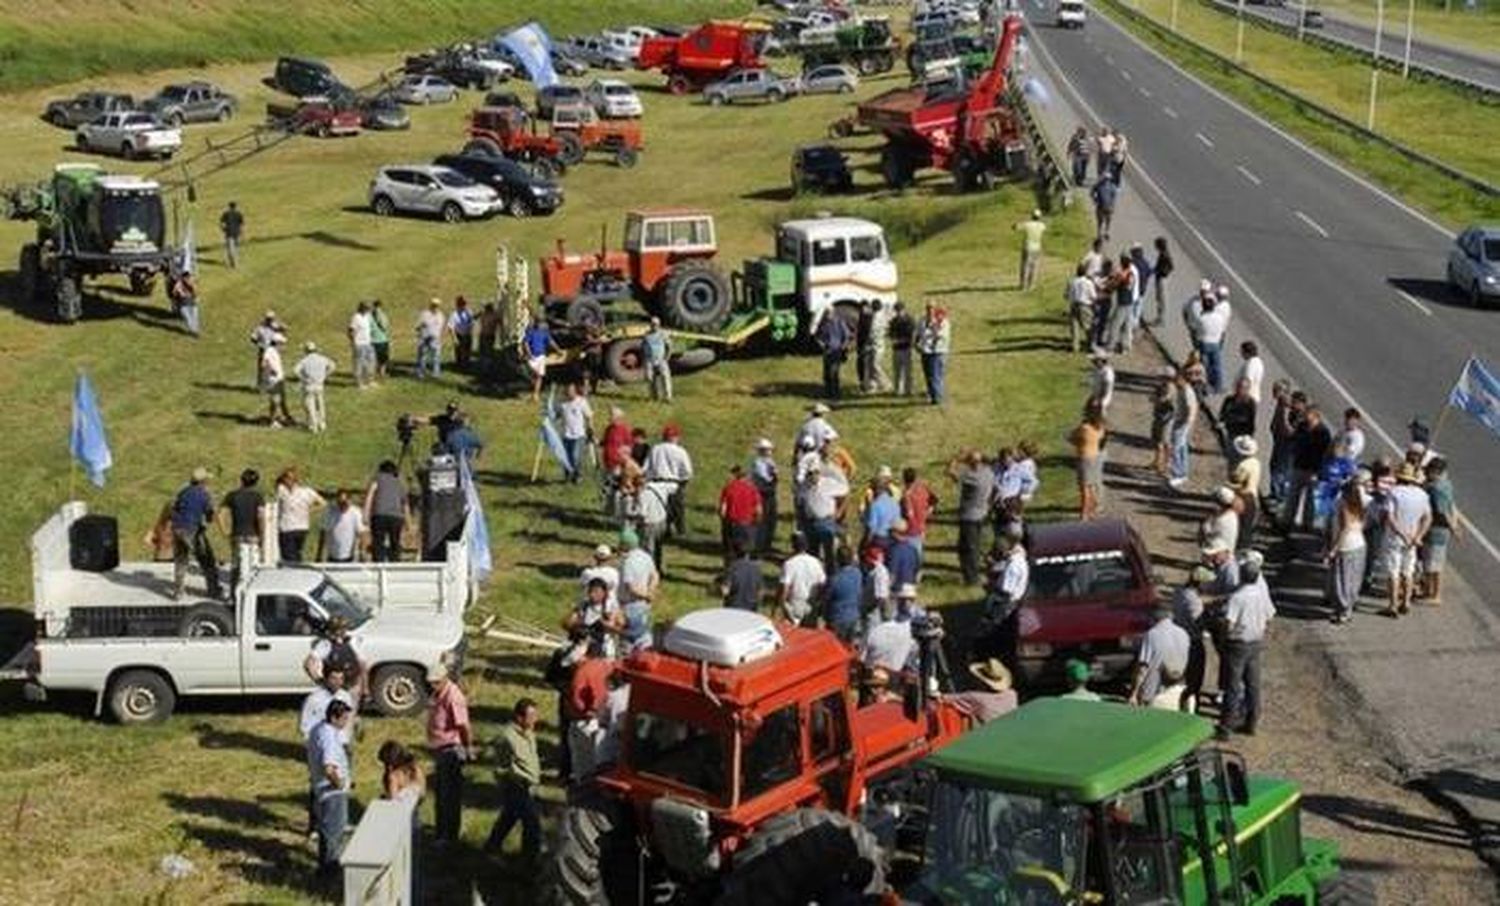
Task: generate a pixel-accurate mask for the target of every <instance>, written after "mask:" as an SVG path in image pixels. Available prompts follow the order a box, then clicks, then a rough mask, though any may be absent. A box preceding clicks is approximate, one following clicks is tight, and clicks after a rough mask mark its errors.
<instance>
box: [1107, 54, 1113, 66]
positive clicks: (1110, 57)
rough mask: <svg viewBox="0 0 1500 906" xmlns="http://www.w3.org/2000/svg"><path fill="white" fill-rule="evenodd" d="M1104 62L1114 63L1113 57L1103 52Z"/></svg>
mask: <svg viewBox="0 0 1500 906" xmlns="http://www.w3.org/2000/svg"><path fill="white" fill-rule="evenodd" d="M1104 62H1106V63H1108V64H1109V65H1111V66H1113V65H1115V58H1114V57H1112V56H1110V55H1109V54H1105V55H1104Z"/></svg>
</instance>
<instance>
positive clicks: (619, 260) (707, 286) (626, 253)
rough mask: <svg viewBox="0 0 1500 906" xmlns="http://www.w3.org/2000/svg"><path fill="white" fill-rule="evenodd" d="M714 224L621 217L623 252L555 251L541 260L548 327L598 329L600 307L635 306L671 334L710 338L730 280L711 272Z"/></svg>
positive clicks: (686, 218) (666, 214) (728, 301)
mask: <svg viewBox="0 0 1500 906" xmlns="http://www.w3.org/2000/svg"><path fill="white" fill-rule="evenodd" d="M718 251H719V247H718V245H717V242H716V239H715V234H714V218H713V215H712V214H709V213H706V212H704V211H695V210H687V209H658V210H642V211H631V212H630V213H628V214H626V215H625V248H624V249H610V248H607V247H605V246H604V243H601V247H600V249H599V251H597V252H592V253H582V254H580V253H577V252H570V251H568V250H567V249H566V248H565V247H564V245H563V243H562V240H558V243H557V251H556V252H555V253H553V254H551V255H548V256H547V257H545V258H543V259H542V302H543V305H544V306H545V307H546V310H547V314H548V316H549V317H550V318H552V319H554V320H559V319H560V320H564V321H566V322H567V323H568V324H571V325H573V326H585V325H589V324H603V323H604V306H605V305H608V304H610V303H613V302H615V301H618V300H620V299H631V298H634V299H639V300H641V301H642V302H643V303H644V304H645V306H646V308H647V309H648V310H650V311H651V312H652V313H653V314H656V315H658V316H660V317H661V319H662V320H663V321H664V322H665V323H666V324H667V325H668V326H670V327H674V328H677V329H678V330H690V331H698V332H703V333H711V332H713V331H716V330H718V329H719V328H721V327H723V326H724V324H725V323H727V322H728V320H729V316H730V314H731V310H732V309H733V306H734V297H733V292H732V288H731V287H730V283H729V278H728V277H726V276H724V274H723V272H721V271H719V270H718V269H717V268H715V267H714V265H713V261H712V259H713V257H714V256H715V255H717V254H718Z"/></svg>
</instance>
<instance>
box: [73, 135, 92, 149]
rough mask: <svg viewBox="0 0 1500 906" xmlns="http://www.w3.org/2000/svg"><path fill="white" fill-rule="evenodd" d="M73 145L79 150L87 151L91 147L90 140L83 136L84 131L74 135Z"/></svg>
mask: <svg viewBox="0 0 1500 906" xmlns="http://www.w3.org/2000/svg"><path fill="white" fill-rule="evenodd" d="M73 145H74V147H76V148H77V149H78V150H79V151H87V150H88V149H89V140H88V139H86V138H84V137H83V133H82V132H79V133H76V134H75V135H74V136H73Z"/></svg>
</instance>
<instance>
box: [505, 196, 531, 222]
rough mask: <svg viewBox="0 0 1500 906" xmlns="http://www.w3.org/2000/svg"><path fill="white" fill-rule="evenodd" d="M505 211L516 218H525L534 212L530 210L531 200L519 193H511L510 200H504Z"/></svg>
mask: <svg viewBox="0 0 1500 906" xmlns="http://www.w3.org/2000/svg"><path fill="white" fill-rule="evenodd" d="M505 212H506V213H507V214H509V215H510V216H512V217H514V218H516V219H517V220H525V219H526V218H528V217H530V216H531V215H532V214H533V213H535V212H533V211H532V210H531V202H529V201H527V200H526V199H524V198H522V197H521V196H519V195H512V196H511V197H510V200H508V201H506V203H505Z"/></svg>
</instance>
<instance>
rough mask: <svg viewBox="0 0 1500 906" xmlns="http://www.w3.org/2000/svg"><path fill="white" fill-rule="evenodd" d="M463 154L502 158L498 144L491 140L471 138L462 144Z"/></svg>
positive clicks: (502, 154)
mask: <svg viewBox="0 0 1500 906" xmlns="http://www.w3.org/2000/svg"><path fill="white" fill-rule="evenodd" d="M463 153H465V154H483V155H485V156H487V157H504V156H505V154H504V153H502V152H501V150H500V143H499V142H497V141H495V140H494V139H492V138H471V139H469V141H468V142H467V143H465V144H464V151H463Z"/></svg>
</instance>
